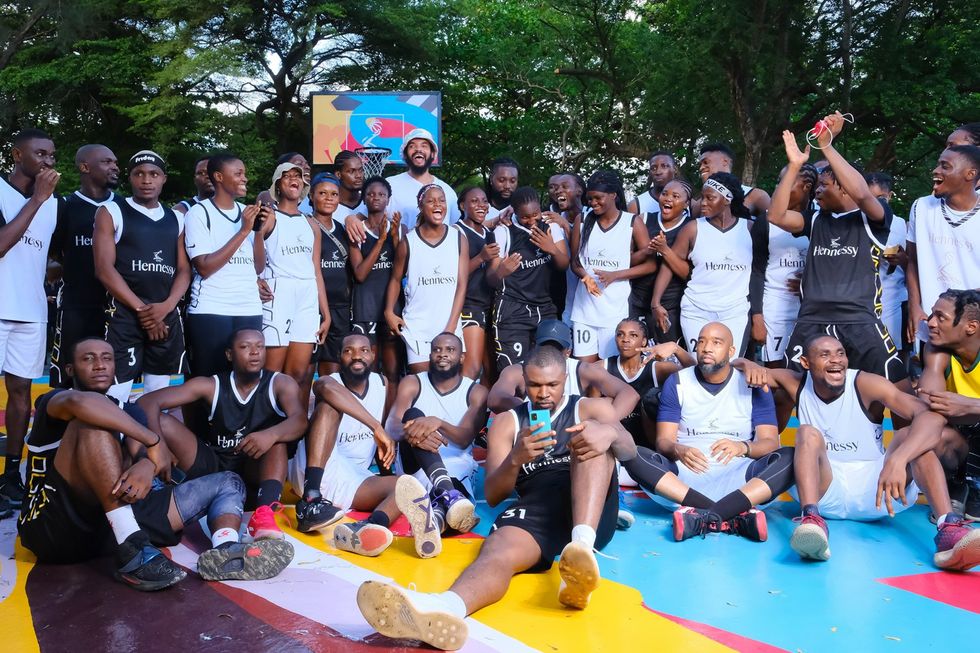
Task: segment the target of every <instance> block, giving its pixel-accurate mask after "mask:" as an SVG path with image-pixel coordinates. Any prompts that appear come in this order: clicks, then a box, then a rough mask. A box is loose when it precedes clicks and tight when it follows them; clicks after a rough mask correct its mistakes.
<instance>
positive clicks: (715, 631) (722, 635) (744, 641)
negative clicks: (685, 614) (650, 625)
mask: <svg viewBox="0 0 980 653" xmlns="http://www.w3.org/2000/svg"><path fill="white" fill-rule="evenodd" d="M643 607H644V608H646V609H647V610H649V611H650V612H652V613H654V614H658V615H660V616H661V617H664V618H665V619H670V620H671V621H673V622H674V623H676V624H680V625H681V626H684V627H685V628H687V629H688V630H693V631H694V632H696V633H700V634H701V635H704V636H705V637H707V638H708V639H713V640H714V641H716V642H718V643H719V644H723V645H725V646H727V647H729V648H733V649H735V650H736V651H743V652H749V651H751V652H752V653H756V652H758V653H783V652H784V651H785V649H781V648H776V647H775V646H771V645H769V644H766V643H764V642H759V641H756V640H754V639H749V638H748V637H742V636H741V635H736V634H735V633H730V632H728V631H727V630H721V629H720V628H715V627H714V626H709V625H707V624H703V623H700V622H697V621H691V620H690V619H683V618H681V617H675V616H674V615H671V614H667V613H666V612H660V611H658V610H654V609H653V608H651V607H650V606H648V605H647V604H646V603H644V604H643Z"/></svg>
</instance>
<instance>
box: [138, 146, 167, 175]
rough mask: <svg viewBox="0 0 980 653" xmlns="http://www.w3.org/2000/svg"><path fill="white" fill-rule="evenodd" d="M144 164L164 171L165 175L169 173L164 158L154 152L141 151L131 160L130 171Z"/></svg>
mask: <svg viewBox="0 0 980 653" xmlns="http://www.w3.org/2000/svg"><path fill="white" fill-rule="evenodd" d="M144 163H149V164H151V165H155V166H156V167H158V168H160V169H161V170H163V172H164V173H166V172H167V164H166V163H164V161H163V157H161V156H160V155H159V154H157V153H156V152H154V151H152V150H140V151H139V152H137V153H136V154H134V155H133V157H132V158H131V159H130V160H129V169H130V170H132V169H133V168H135V167H136V166H141V165H143V164H144Z"/></svg>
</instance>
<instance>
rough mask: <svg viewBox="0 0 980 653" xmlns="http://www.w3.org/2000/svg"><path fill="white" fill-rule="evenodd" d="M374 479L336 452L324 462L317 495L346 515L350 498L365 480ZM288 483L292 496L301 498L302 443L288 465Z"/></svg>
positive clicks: (304, 474) (303, 470) (303, 479)
mask: <svg viewBox="0 0 980 653" xmlns="http://www.w3.org/2000/svg"><path fill="white" fill-rule="evenodd" d="M372 476H374V474H372V473H371V470H369V469H367V468H366V467H364V468H361V467H358V466H357V465H355V464H354V463H352V462H351V461H350V459H348V458H347V457H345V456H344V455H343V454H341V453H339V452H337V451H336V450H335V451H334V452H333V454H331V456H330V458H328V459H327V466H326V467H324V468H323V480H321V481H320V494H322V495H323V498H324V499H326V500H328V501H329V502H330V503H332V504H333V505H335V506H337V507H338V508H340V509H341V510H344V511H347V510H350V509H351V506H352V505H353V504H354V495H356V494H357V490H358V488H360V487H361V484H362V483H364V481H366V480H367V479H369V478H371V477H372ZM289 482H290V484H292V486H293V491H294V492H295V493H296V494H299V495H302V494H303V485H304V484H305V482H306V443H305V442H303V441H300V443H299V446H298V447H297V448H296V455H295V456H294V457H293V459H292V460H290V461H289Z"/></svg>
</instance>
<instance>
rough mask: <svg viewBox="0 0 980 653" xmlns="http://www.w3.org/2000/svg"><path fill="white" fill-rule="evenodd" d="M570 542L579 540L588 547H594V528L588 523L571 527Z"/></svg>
mask: <svg viewBox="0 0 980 653" xmlns="http://www.w3.org/2000/svg"><path fill="white" fill-rule="evenodd" d="M572 542H581V543H582V544H584V545H585V546H587V547H589V548H590V549H592V548H594V547H595V529H594V528H592V527H591V526H589V525H588V524H579V525H577V526H575V527H574V528H572Z"/></svg>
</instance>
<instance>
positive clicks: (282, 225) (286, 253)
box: [263, 211, 318, 279]
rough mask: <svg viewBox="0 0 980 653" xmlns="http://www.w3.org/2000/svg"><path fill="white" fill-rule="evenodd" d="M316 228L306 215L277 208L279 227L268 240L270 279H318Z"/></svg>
mask: <svg viewBox="0 0 980 653" xmlns="http://www.w3.org/2000/svg"><path fill="white" fill-rule="evenodd" d="M313 238H314V236H313V228H312V227H310V223H309V221H307V219H306V216H304V215H302V214H300V215H287V214H285V213H282V212H280V211H276V228H275V229H273V230H272V234H271V235H270V236H269V237H268V238H267V239H266V241H265V272H263V277H265V278H266V279H273V278H283V277H285V278H288V279H315V278H316V276H315V275H316V274H317V272H318V270H317V268H316V267H314V265H313Z"/></svg>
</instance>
